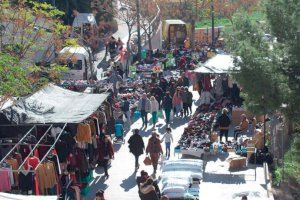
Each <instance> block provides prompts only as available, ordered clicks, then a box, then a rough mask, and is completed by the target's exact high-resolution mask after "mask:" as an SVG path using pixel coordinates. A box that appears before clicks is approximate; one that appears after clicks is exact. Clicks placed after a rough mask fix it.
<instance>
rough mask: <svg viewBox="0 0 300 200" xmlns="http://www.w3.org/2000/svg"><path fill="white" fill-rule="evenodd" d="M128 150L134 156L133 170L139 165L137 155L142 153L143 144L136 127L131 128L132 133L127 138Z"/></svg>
mask: <svg viewBox="0 0 300 200" xmlns="http://www.w3.org/2000/svg"><path fill="white" fill-rule="evenodd" d="M128 144H129V150H130V152H131V153H132V154H133V155H134V157H135V171H137V170H138V168H139V167H140V165H139V157H140V155H142V154H143V153H144V149H145V144H144V141H143V138H142V137H141V135H140V134H139V130H138V129H134V130H133V135H132V136H131V137H130V138H129V140H128Z"/></svg>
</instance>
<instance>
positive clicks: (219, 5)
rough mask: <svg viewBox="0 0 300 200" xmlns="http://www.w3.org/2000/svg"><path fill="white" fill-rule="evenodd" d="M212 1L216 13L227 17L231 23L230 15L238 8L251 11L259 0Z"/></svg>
mask: <svg viewBox="0 0 300 200" xmlns="http://www.w3.org/2000/svg"><path fill="white" fill-rule="evenodd" d="M213 3H214V7H215V12H216V15H218V16H221V17H225V18H227V19H228V20H229V21H230V22H231V24H232V23H233V21H232V17H233V15H234V14H235V13H236V12H237V11H238V10H239V9H242V10H244V11H246V12H247V13H251V12H252V11H253V10H254V8H255V7H256V6H257V5H258V3H259V0H213Z"/></svg>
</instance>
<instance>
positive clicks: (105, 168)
mask: <svg viewBox="0 0 300 200" xmlns="http://www.w3.org/2000/svg"><path fill="white" fill-rule="evenodd" d="M108 161H109V159H104V160H103V168H104V173H105V175H106V176H107V175H108V171H107V169H108Z"/></svg>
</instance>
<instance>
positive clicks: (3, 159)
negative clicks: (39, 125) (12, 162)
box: [0, 125, 35, 164]
mask: <svg viewBox="0 0 300 200" xmlns="http://www.w3.org/2000/svg"><path fill="white" fill-rule="evenodd" d="M33 129H35V125H34V126H33V127H32V128H31V129H30V130H29V131H28V132H27V133H26V134H25V135H24V136H23V137H22V139H21V140H20V141H19V142H18V144H16V145H15V146H14V147H13V148H12V149H11V150H10V151H9V152H8V153H7V154H6V156H4V158H2V160H1V161H0V164H1V163H3V162H4V161H5V159H6V158H7V157H8V156H9V155H10V154H11V153H12V152H13V151H14V150H15V148H17V146H19V144H21V142H22V141H23V140H24V139H25V138H26V137H27V136H28V135H29V134H30V133H31V131H32V130H33Z"/></svg>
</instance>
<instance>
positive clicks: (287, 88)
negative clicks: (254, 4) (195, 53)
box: [227, 0, 300, 120]
mask: <svg viewBox="0 0 300 200" xmlns="http://www.w3.org/2000/svg"><path fill="white" fill-rule="evenodd" d="M292 2H293V3H291V2H289V3H286V2H284V1H281V0H272V1H271V0H268V1H267V3H266V4H265V7H264V12H265V13H266V15H267V21H266V23H257V22H251V20H250V19H249V17H248V16H247V14H245V13H237V14H236V15H235V16H234V18H233V31H232V33H229V34H228V36H227V41H228V44H229V48H230V49H231V51H232V52H233V53H234V55H235V56H239V57H240V59H237V60H236V66H237V68H238V70H237V71H236V72H235V73H234V74H233V75H234V77H235V78H236V80H237V81H238V82H239V83H240V84H241V85H242V87H243V92H244V95H245V96H246V98H245V99H246V105H247V106H248V107H249V108H250V109H251V110H253V111H255V112H256V113H265V112H275V111H276V110H278V109H282V108H281V107H282V104H286V105H287V107H286V108H285V110H284V111H285V114H286V116H287V117H288V118H289V119H290V120H295V119H297V118H298V119H299V114H300V95H299V94H300V89H299V88H300V81H299V80H300V79H299V66H300V65H299V64H300V61H299V60H300V53H299V49H300V42H299V41H300V39H299V37H300V34H299V5H300V3H299V2H300V1H299V0H294V1H292ZM265 33H270V34H271V35H272V36H273V39H272V40H271V41H269V42H268V41H266V40H265V39H263V38H264V34H265Z"/></svg>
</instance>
